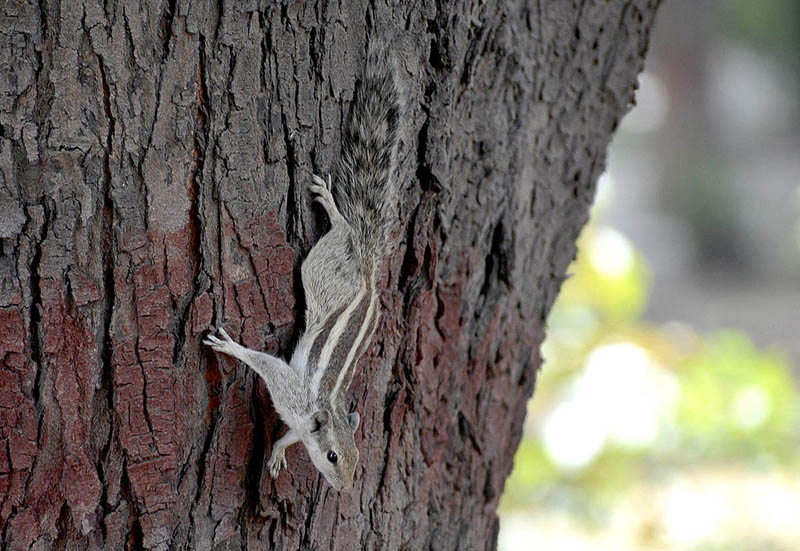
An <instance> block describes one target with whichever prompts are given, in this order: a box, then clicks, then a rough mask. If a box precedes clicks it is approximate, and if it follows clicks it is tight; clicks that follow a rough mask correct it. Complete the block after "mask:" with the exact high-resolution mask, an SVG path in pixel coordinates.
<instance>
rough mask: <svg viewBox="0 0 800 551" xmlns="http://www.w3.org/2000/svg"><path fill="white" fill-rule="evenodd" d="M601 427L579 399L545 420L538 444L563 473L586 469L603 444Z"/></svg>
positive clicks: (559, 406) (566, 404) (596, 418)
mask: <svg viewBox="0 0 800 551" xmlns="http://www.w3.org/2000/svg"><path fill="white" fill-rule="evenodd" d="M603 429H604V427H603V426H602V424H601V423H600V422H599V418H598V417H597V416H595V415H594V413H593V411H592V409H591V405H590V404H587V403H585V402H581V400H580V398H576V399H573V400H568V401H565V402H563V403H561V404H559V405H558V406H557V407H556V408H555V409H554V410H553V411H552V412H551V413H550V415H548V416H547V418H546V419H545V421H544V425H543V427H542V440H543V441H544V447H545V450H547V454H548V455H549V456H550V458H551V459H552V460H553V461H555V462H556V463H557V464H558V465H559V466H561V467H562V468H564V469H570V470H577V469H581V468H583V467H586V466H587V465H589V464H590V463H591V462H592V460H593V459H594V458H595V457H596V456H597V454H598V453H600V452H601V451H602V449H603V446H604V444H605V431H604V430H603Z"/></svg>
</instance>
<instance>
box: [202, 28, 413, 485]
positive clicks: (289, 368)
mask: <svg viewBox="0 0 800 551" xmlns="http://www.w3.org/2000/svg"><path fill="white" fill-rule="evenodd" d="M368 44H369V45H368V48H367V60H366V64H365V70H364V76H363V78H362V81H361V82H360V84H359V85H358V86H357V88H356V91H355V94H354V97H353V102H352V105H351V109H350V116H349V117H348V120H347V122H346V124H345V127H344V135H343V137H342V151H341V157H340V158H339V160H338V163H337V165H336V168H335V172H334V178H333V181H331V178H330V176H328V179H327V180H325V179H323V178H321V177H319V176H317V175H313V183H311V184H310V185H309V191H310V192H311V194H312V196H313V200H314V201H315V202H317V203H319V204H320V205H321V206H322V208H323V209H324V211H325V213H326V214H327V216H328V219H329V220H330V229H329V230H328V232H327V233H326V234H325V235H324V236H323V237H322V238H321V239H320V240H319V241H318V242H317V243H316V245H314V246H313V247H312V249H311V251H310V252H309V254H308V256H307V258H306V259H305V261H304V262H303V264H302V267H301V277H302V282H303V290H304V291H305V298H306V314H305V319H306V328H305V331H304V332H303V334H302V335H301V337H300V339H299V340H298V342H297V346H296V347H295V350H294V352H293V354H292V358H291V360H290V362H289V363H288V364H287V363H286V362H285V361H283V360H282V359H280V358H277V357H275V356H271V355H269V354H265V353H263V352H258V351H256V350H251V349H249V348H245V347H244V346H242V345H240V344H238V343H236V342H234V341H233V340H232V339H231V338H230V337H229V336H228V334H227V333H226V332H225V330H224V329H223V328H222V327H220V328H218V329H213V330H212V332H211V333H210V334H209V335H208V336H207V338H206V339H205V340H204V341H203V343H204V344H206V345H208V346H210V347H211V348H212V349H214V350H215V351H217V352H222V353H223V354H228V355H229V356H233V357H234V358H237V359H238V360H240V361H242V362H244V363H246V364H247V365H248V366H250V367H251V368H252V369H253V370H254V371H255V372H256V373H257V374H258V375H259V376H260V377H261V378H262V379H263V380H264V382H265V383H266V385H267V389H268V390H269V393H270V395H271V396H272V402H273V404H274V406H275V410H276V411H277V412H278V414H279V415H280V417H281V419H282V420H283V422H284V423H285V424H286V425H287V426H288V427H289V430H288V432H287V433H286V434H285V435H284V436H283V437H281V438H280V439H279V440H278V441H277V442H275V444H274V445H273V448H272V455H271V456H270V459H269V461H268V467H269V471H270V474H271V475H272V476H273V478H275V477H277V476H278V474H279V473H280V470H281V469H282V468H285V467H286V457H285V451H286V448H287V447H289V446H291V445H292V444H295V443H297V442H302V443H303V444H305V447H306V449H307V450H308V454H309V456H310V457H311V461H312V462H313V463H314V466H315V467H316V468H317V469H318V470H319V472H320V473H322V475H323V476H324V477H325V479H326V480H327V481H328V483H329V484H330V485H331V486H332V487H333V488H335V489H336V490H337V491H346V490H349V489H350V488H352V485H353V476H354V473H355V469H356V465H357V464H358V449H357V448H356V445H355V440H354V434H355V431H356V429H357V428H358V425H359V421H360V416H359V414H358V412H355V411H354V412H348V411H347V409H346V406H345V403H344V402H345V401H344V393H345V391H346V390H347V388H348V387H349V385H350V382H351V381H352V379H353V374H354V370H355V367H356V362H357V361H358V359H359V358H360V357H361V355H362V354H363V353H364V351H365V350H366V349H367V346H368V345H369V342H370V340H371V338H372V335H373V333H374V332H375V328H376V327H377V323H378V318H379V314H380V311H379V310H380V308H379V300H378V291H377V288H376V287H377V270H378V268H379V266H380V263H381V261H382V260H383V259H384V258H385V256H386V255H387V252H388V237H389V233H390V231H391V229H392V224H393V223H394V222H395V221H396V220H397V217H398V214H397V205H396V201H395V195H396V191H397V190H396V185H395V182H394V178H395V172H396V170H397V148H398V144H397V142H398V123H399V117H400V110H401V104H400V99H401V98H400V93H399V89H398V86H397V81H396V74H395V70H394V67H393V64H392V63H391V62H390V61H389V60H387V59H386V55H385V51H386V50H385V49H384V48H382V47H381V46H379V45H378V43H377V42H376V41H375V40H373V39H370V40H368ZM215 332H216V333H217V335H218V336H215V335H214V333H215Z"/></svg>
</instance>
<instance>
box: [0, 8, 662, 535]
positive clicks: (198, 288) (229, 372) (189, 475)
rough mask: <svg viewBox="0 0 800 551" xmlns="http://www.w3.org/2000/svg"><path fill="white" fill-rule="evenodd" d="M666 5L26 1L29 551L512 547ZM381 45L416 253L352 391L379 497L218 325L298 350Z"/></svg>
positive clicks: (8, 327) (2, 462)
mask: <svg viewBox="0 0 800 551" xmlns="http://www.w3.org/2000/svg"><path fill="white" fill-rule="evenodd" d="M657 4H658V1H657V0H633V1H630V2H623V1H621V0H616V1H600V0H596V1H587V2H580V3H574V2H571V1H558V2H525V1H516V2H478V1H464V2H458V3H455V5H450V4H448V3H439V2H435V1H429V2H423V3H406V2H391V3H384V2H376V3H366V2H345V3H342V4H341V5H339V6H334V5H328V4H327V3H324V2H322V3H308V4H306V3H302V2H299V3H283V4H277V3H272V2H265V1H262V2H255V1H253V2H219V3H216V2H208V1H199V2H192V3H190V2H175V1H174V0H172V1H168V2H167V1H160V2H150V1H147V0H145V1H143V2H140V3H137V4H135V5H134V3H131V2H102V3H101V2H99V1H95V2H92V1H91V0H79V1H75V2H63V3H60V4H59V3H58V2H55V1H47V0H45V1H44V2H41V3H33V2H4V3H3V5H2V6H1V7H0V38H2V43H3V46H2V48H0V70H2V79H0V193H2V197H1V198H0V209H1V210H0V238H2V244H3V251H2V257H0V277H2V284H1V285H0V350H2V366H1V367H0V384H1V385H2V386H1V387H0V436H1V437H2V445H0V534H1V537H2V545H3V547H4V548H6V549H53V548H55V549H120V548H128V549H173V548H176V549H245V548H246V549H256V548H259V549H261V548H264V547H265V544H267V545H266V547H267V548H274V549H298V548H301V549H357V548H363V549H492V548H494V546H495V540H496V535H497V528H498V523H497V517H496V515H495V507H496V505H497V501H498V499H499V497H500V494H501V492H502V490H503V484H504V481H505V478H506V476H507V475H508V473H509V471H510V469H511V466H512V458H513V452H514V449H515V448H516V445H517V442H518V440H519V435H520V430H521V426H522V421H523V418H524V415H525V403H526V401H527V399H528V397H529V396H530V394H531V392H532V390H533V387H534V383H535V379H536V369H537V366H538V365H539V362H540V360H539V357H538V352H537V350H538V346H539V343H540V342H541V340H542V338H543V335H544V319H545V317H546V315H547V312H548V310H549V308H550V305H551V304H552V302H553V300H554V298H555V296H556V294H557V292H558V289H559V286H560V283H561V281H562V279H563V274H564V270H565V268H566V266H567V264H568V262H569V261H570V260H571V259H572V258H573V257H574V255H575V239H576V237H577V235H578V232H579V231H580V228H581V227H582V225H583V224H584V223H585V221H586V219H587V213H588V208H589V205H590V203H591V200H592V196H593V191H594V182H595V180H596V179H597V177H598V175H599V174H600V173H601V172H602V170H603V160H604V154H605V148H606V145H607V144H608V141H609V139H610V137H611V133H612V132H613V130H614V129H615V127H616V125H617V123H618V121H619V119H620V117H621V116H622V115H623V114H624V113H625V112H626V110H627V109H628V107H629V106H630V104H631V102H632V101H633V91H634V88H635V82H636V75H637V73H638V72H639V71H640V70H641V68H642V65H643V61H644V55H645V52H646V49H647V41H648V32H649V29H650V27H651V25H652V22H653V18H654V14H655V11H656V7H657ZM370 29H374V31H375V33H376V34H377V35H378V36H381V37H383V38H384V39H385V40H386V41H387V42H389V43H390V44H391V45H392V49H393V51H394V54H395V56H396V58H397V60H398V67H399V70H400V75H399V77H400V80H401V82H402V84H403V87H404V90H403V93H404V97H405V102H406V106H407V112H406V114H405V117H404V119H403V127H402V147H401V154H400V157H401V163H400V164H401V169H400V181H401V182H402V184H401V190H400V195H401V197H402V200H401V201H400V203H399V208H400V220H399V224H398V231H397V233H396V235H395V239H396V242H397V243H398V246H397V247H396V249H395V253H394V255H393V256H392V257H391V259H390V262H389V263H388V266H387V269H386V271H385V272H384V276H383V278H382V280H381V285H382V289H383V294H382V302H383V307H384V312H385V313H384V316H383V318H382V321H381V324H380V327H379V329H378V332H377V334H376V337H375V339H374V341H373V344H372V347H371V349H370V350H369V352H368V353H367V355H366V356H365V358H364V359H362V361H361V368H360V372H359V374H358V375H357V377H356V380H355V381H354V384H353V387H352V389H351V392H352V396H353V401H354V404H358V409H359V410H360V412H361V415H362V424H361V427H360V429H359V431H358V432H357V434H356V440H357V443H358V445H359V448H360V451H361V462H360V466H359V468H358V469H357V471H356V486H355V489H354V491H353V492H352V493H351V494H349V495H340V494H337V493H335V492H334V491H332V490H331V489H330V488H329V487H328V486H327V484H326V483H325V482H324V481H323V480H322V478H321V477H320V476H319V475H318V474H317V472H316V470H315V469H314V468H313V466H312V465H311V463H310V461H309V460H308V458H307V456H306V454H305V452H304V451H303V450H302V448H300V447H294V448H292V449H290V450H289V452H288V454H287V459H288V462H289V465H290V469H289V472H288V473H284V474H281V476H280V477H279V478H278V479H277V480H276V481H273V480H272V479H270V478H269V475H268V473H267V470H266V469H265V462H266V459H267V457H268V453H265V452H266V451H268V450H270V449H271V444H272V442H273V441H274V440H275V439H276V438H277V437H278V436H279V434H280V430H281V427H280V423H279V422H278V420H277V417H276V415H275V413H274V412H273V410H272V408H271V405H270V404H269V397H268V394H267V393H266V390H265V389H264V387H263V385H262V384H261V383H259V382H258V381H257V379H256V378H255V376H254V375H253V374H252V373H250V372H248V370H247V368H246V367H244V366H239V365H237V364H235V363H234V362H232V361H230V360H228V359H223V358H220V357H215V356H214V355H213V354H211V353H210V352H209V351H207V350H204V349H201V347H200V339H201V337H202V335H203V333H204V332H205V331H206V329H207V328H208V327H209V326H211V325H215V324H222V323H224V324H225V327H226V328H227V329H228V330H229V332H230V333H231V334H232V335H233V336H234V337H235V338H238V339H239V340H241V342H242V343H244V344H245V345H247V346H250V347H255V348H262V349H267V350H269V351H271V352H273V353H276V354H282V355H287V354H288V353H290V351H291V347H292V344H293V340H294V339H296V336H297V333H298V332H299V331H300V330H301V329H302V316H301V315H300V316H299V317H298V313H299V312H302V307H303V299H302V286H301V285H300V282H299V277H298V275H299V266H300V263H301V261H302V259H303V257H304V255H305V254H306V253H307V251H308V249H309V248H310V245H311V244H312V243H313V242H314V240H315V239H316V238H317V236H318V235H319V234H320V233H321V232H322V231H324V227H323V226H322V223H321V220H322V217H321V215H320V213H318V212H316V211H315V210H312V209H311V208H310V203H309V197H308V195H307V193H306V188H305V184H306V183H307V181H308V180H309V178H310V175H311V173H312V172H317V173H326V172H328V171H329V170H331V169H332V167H333V164H334V162H335V159H336V156H337V154H338V152H339V140H340V132H341V128H342V121H343V119H344V117H345V116H346V113H347V110H348V107H349V101H350V99H351V98H352V95H353V90H354V86H355V84H356V82H357V81H358V78H359V76H360V72H361V67H362V61H363V56H364V52H365V44H366V36H367V33H368V31H369V30H370Z"/></svg>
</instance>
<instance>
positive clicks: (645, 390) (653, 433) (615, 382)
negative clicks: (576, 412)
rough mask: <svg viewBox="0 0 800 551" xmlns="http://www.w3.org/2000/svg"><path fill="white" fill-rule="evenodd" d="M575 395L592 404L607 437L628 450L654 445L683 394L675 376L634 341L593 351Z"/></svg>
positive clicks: (591, 407) (591, 408)
mask: <svg viewBox="0 0 800 551" xmlns="http://www.w3.org/2000/svg"><path fill="white" fill-rule="evenodd" d="M576 393H577V394H578V395H579V396H581V397H583V399H584V400H586V402H587V403H588V404H589V405H588V406H587V407H588V408H589V409H590V410H591V411H593V412H594V413H593V414H592V415H594V416H596V417H598V418H599V419H600V421H601V424H602V426H603V430H604V432H605V433H606V434H607V436H608V437H609V438H610V439H612V440H614V441H616V442H618V443H620V444H625V445H628V446H644V445H648V444H652V443H653V442H654V441H655V439H656V437H657V436H658V433H659V429H660V428H661V426H662V424H663V423H664V422H665V421H666V420H667V419H668V417H669V416H670V415H671V414H672V413H673V410H674V407H675V404H676V403H677V400H678V396H679V393H680V391H679V387H678V383H677V382H676V381H675V378H674V376H672V374H671V373H669V372H668V371H666V370H664V369H663V368H662V367H661V366H659V365H657V364H656V363H654V362H653V361H652V359H651V358H650V357H649V355H648V354H647V351H646V350H644V349H642V348H641V347H639V346H637V345H635V344H632V343H619V344H611V345H606V346H602V347H600V348H598V349H596V350H595V351H594V352H592V353H591V355H590V356H589V359H588V360H587V362H586V368H585V371H584V373H583V375H582V376H581V377H580V378H579V379H578V381H577V383H576Z"/></svg>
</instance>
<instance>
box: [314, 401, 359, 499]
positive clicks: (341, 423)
mask: <svg viewBox="0 0 800 551" xmlns="http://www.w3.org/2000/svg"><path fill="white" fill-rule="evenodd" d="M360 420H361V417H360V416H359V415H358V413H357V412H353V413H336V412H332V411H330V410H327V409H321V410H319V411H317V412H316V413H314V415H312V416H311V429H310V430H311V432H310V435H309V436H310V438H309V440H310V441H309V442H306V448H307V449H308V455H309V456H310V457H311V461H312V462H313V463H314V466H315V467H316V468H317V470H319V472H321V473H322V475H323V476H324V477H325V480H327V481H328V483H329V484H330V485H331V486H333V488H334V489H335V490H336V491H337V492H341V491H343V490H345V491H346V490H349V489H350V488H352V487H353V474H354V473H355V470H356V465H357V464H358V449H357V448H356V442H355V439H354V438H353V435H354V434H355V432H356V429H357V428H358V423H359V421H360Z"/></svg>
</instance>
